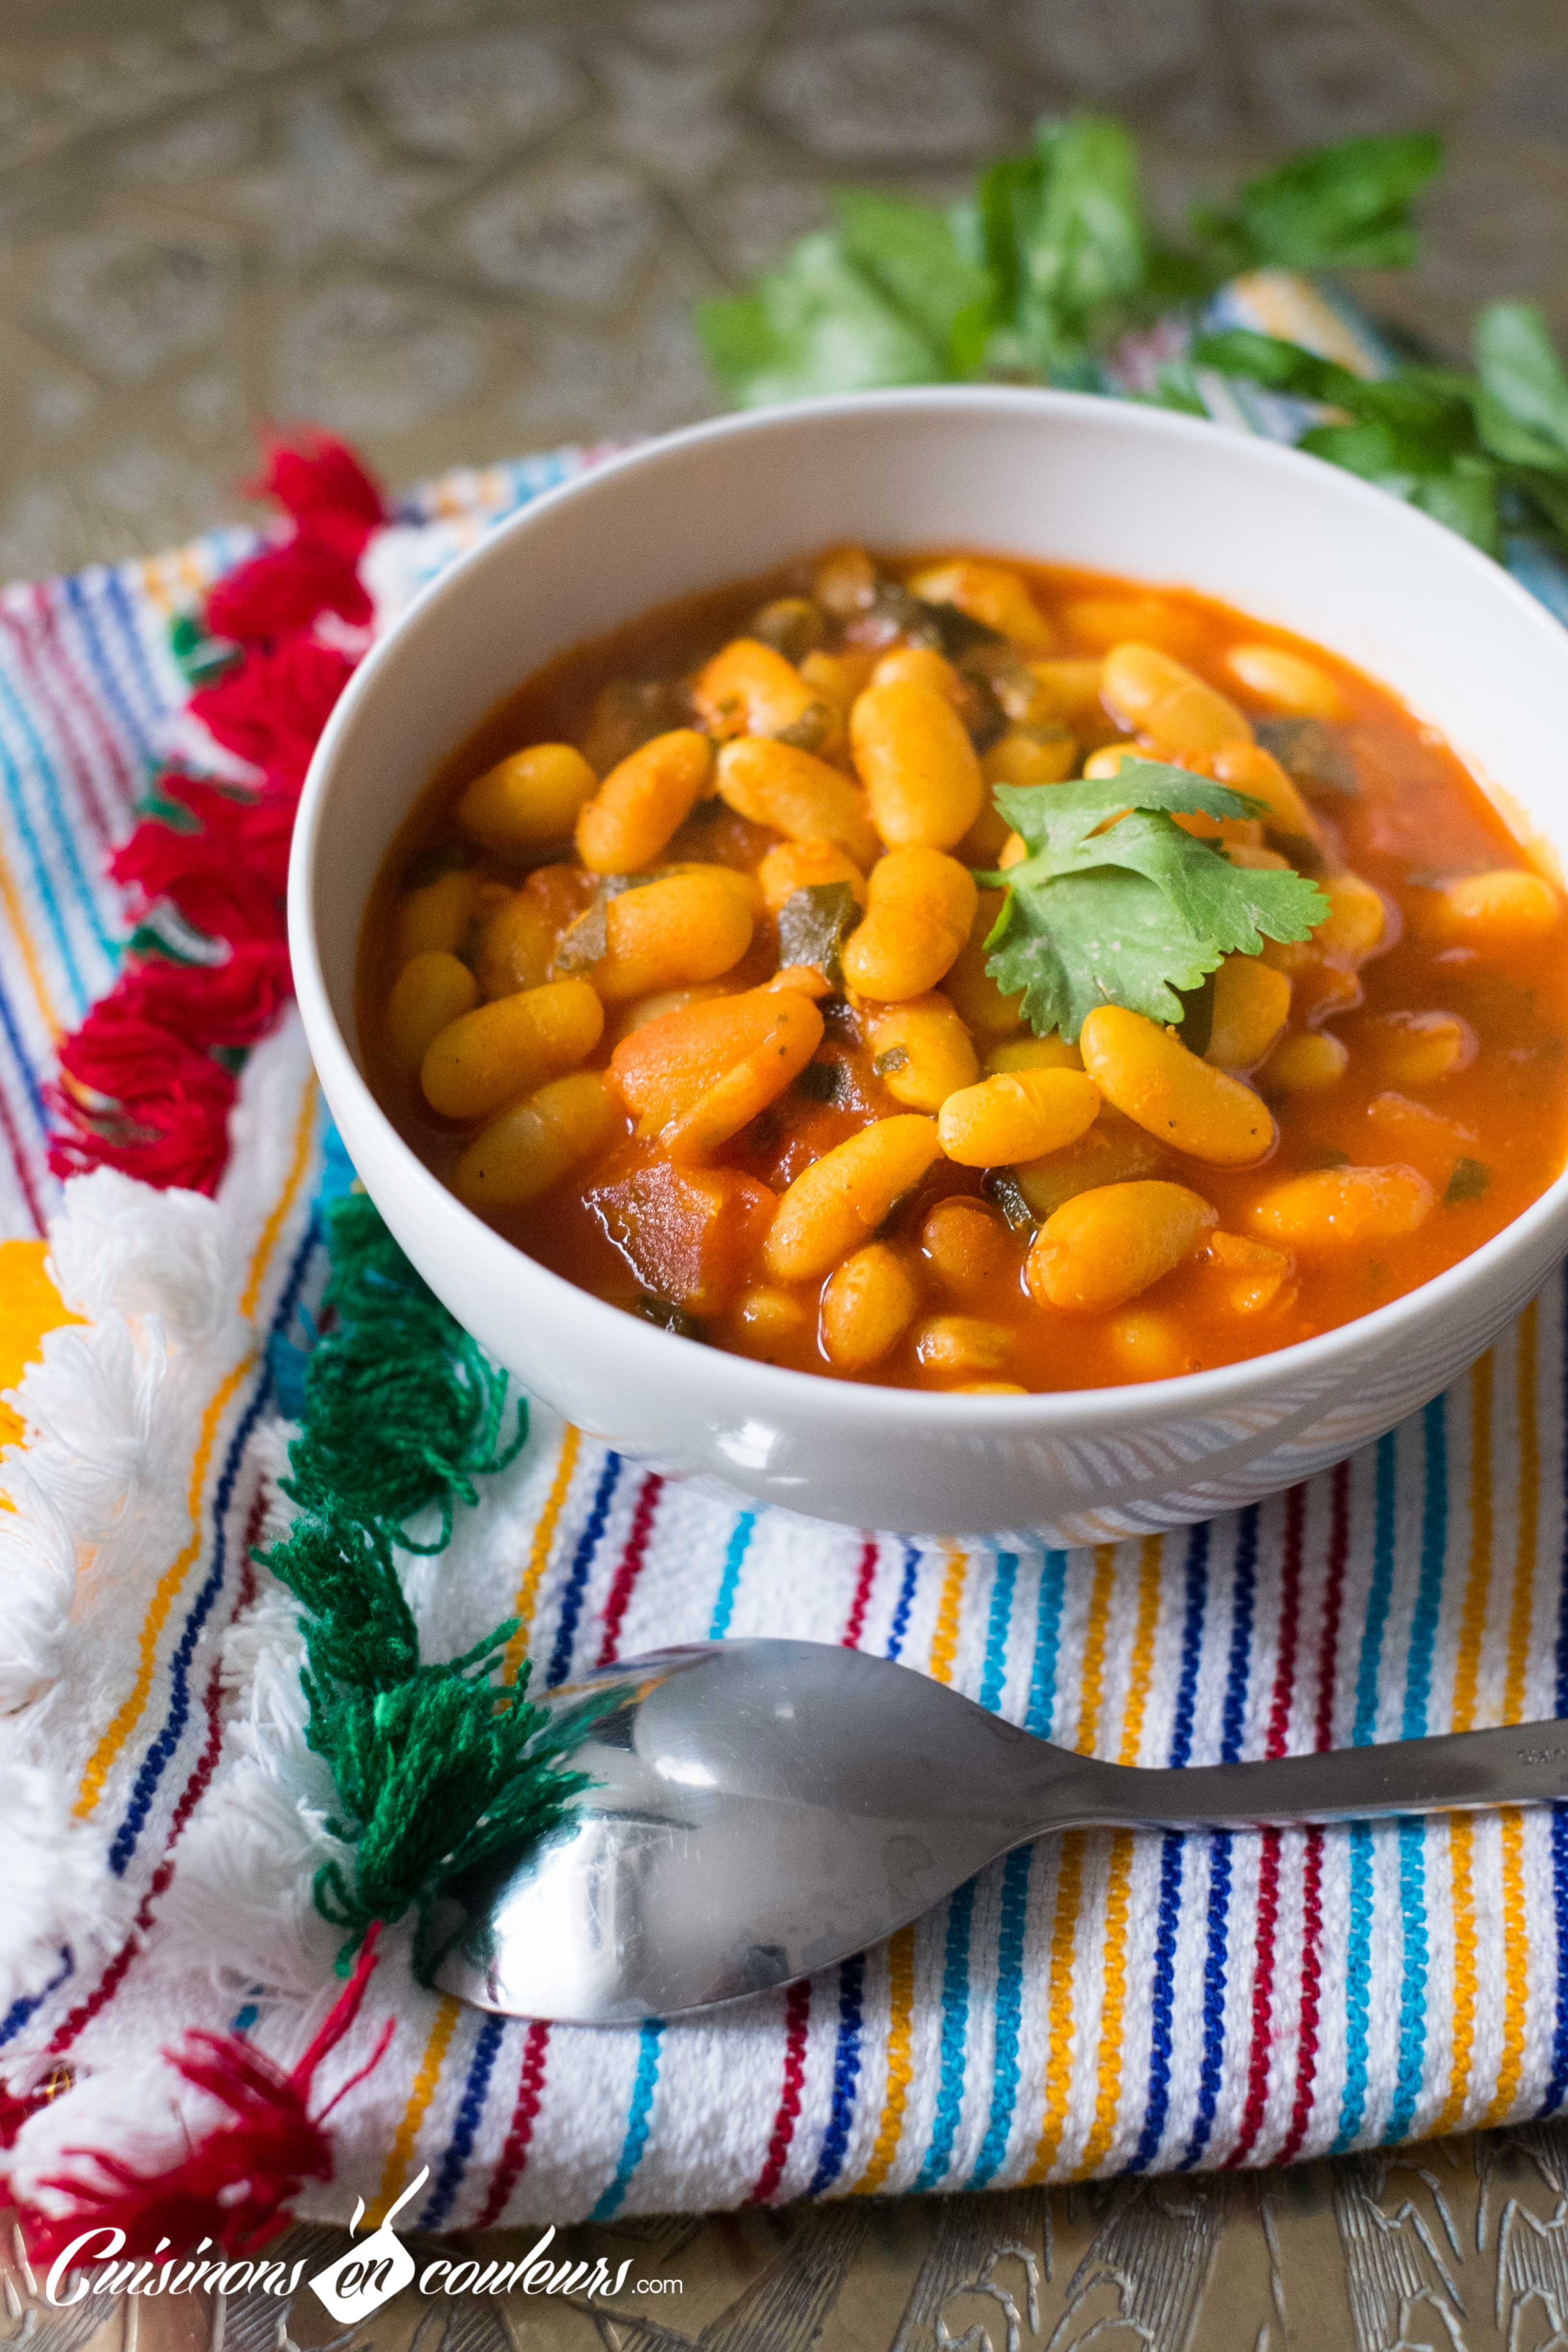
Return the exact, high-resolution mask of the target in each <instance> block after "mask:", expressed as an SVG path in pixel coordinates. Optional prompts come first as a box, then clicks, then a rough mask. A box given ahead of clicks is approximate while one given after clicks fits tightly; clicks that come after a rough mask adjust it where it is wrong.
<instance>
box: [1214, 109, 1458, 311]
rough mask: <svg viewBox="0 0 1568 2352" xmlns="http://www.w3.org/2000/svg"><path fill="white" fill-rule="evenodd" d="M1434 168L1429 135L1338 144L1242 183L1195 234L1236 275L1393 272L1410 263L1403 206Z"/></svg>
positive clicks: (1411, 235)
mask: <svg viewBox="0 0 1568 2352" xmlns="http://www.w3.org/2000/svg"><path fill="white" fill-rule="evenodd" d="M1442 161H1443V149H1442V143H1441V142H1440V141H1439V140H1438V139H1436V138H1435V137H1434V136H1433V134H1432V133H1431V132H1430V131H1407V132H1405V133H1404V134H1402V135H1398V136H1395V137H1394V138H1373V139H1342V140H1341V141H1339V142H1337V143H1336V144H1335V145H1333V146H1331V147H1320V148H1318V149H1316V150H1315V151H1314V152H1311V153H1310V154H1306V155H1297V156H1293V157H1292V159H1291V160H1290V162H1289V163H1283V164H1281V165H1280V167H1279V170H1278V171H1274V172H1268V173H1264V174H1263V176H1262V177H1261V178H1260V179H1257V180H1250V181H1248V183H1247V185H1246V186H1245V187H1244V188H1243V189H1242V190H1241V191H1240V193H1239V194H1238V195H1237V199H1236V202H1235V205H1234V206H1233V208H1232V209H1230V210H1229V211H1225V210H1219V209H1209V210H1200V211H1198V212H1196V213H1194V216H1193V226H1194V229H1195V230H1196V232H1197V234H1198V235H1199V236H1201V237H1202V238H1204V239H1205V242H1206V243H1207V244H1208V245H1209V246H1210V247H1213V248H1214V250H1215V255H1216V258H1217V260H1218V262H1219V265H1220V267H1221V268H1223V269H1224V271H1225V272H1226V275H1227V276H1228V275H1229V274H1230V273H1231V272H1232V271H1234V270H1237V269H1256V268H1261V267H1266V266H1270V265H1272V266H1274V267H1276V268H1281V269H1403V268H1407V267H1408V266H1409V264H1410V263H1411V262H1413V261H1414V260H1415V229H1414V227H1413V226H1412V225H1411V220H1410V205H1411V201H1412V199H1413V198H1414V197H1415V196H1416V195H1418V194H1420V191H1421V190H1422V189H1423V188H1424V187H1425V186H1426V183H1427V181H1428V180H1429V179H1430V178H1431V177H1432V175H1433V173H1435V172H1436V170H1437V169H1438V167H1439V165H1440V164H1441V163H1442Z"/></svg>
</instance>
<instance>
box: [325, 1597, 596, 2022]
mask: <svg viewBox="0 0 1568 2352" xmlns="http://www.w3.org/2000/svg"><path fill="white" fill-rule="evenodd" d="M511 1630H512V1629H511V1628H510V1626H499V1627H498V1628H497V1630H496V1632H495V1633H493V1634H492V1635H491V1636H490V1637H489V1641H488V1642H486V1643H481V1644H480V1645H479V1650H478V1651H477V1652H470V1654H469V1655H468V1657H467V1658H462V1659H458V1660H455V1661H454V1662H453V1663H452V1664H450V1665H443V1666H436V1667H424V1668H422V1669H421V1670H420V1672H419V1673H418V1675H416V1676H415V1677H414V1679H413V1680H412V1681H409V1682H406V1683H404V1684H402V1685H400V1686H399V1687H397V1688H396V1689H394V1690H386V1691H377V1692H370V1691H366V1690H363V1689H352V1688H345V1689H342V1690H338V1691H335V1692H332V1693H330V1694H326V1693H322V1692H321V1691H317V1690H312V1691H310V1699H311V1730H310V1738H311V1745H312V1746H313V1747H317V1748H319V1749H320V1750H321V1754H322V1755H323V1756H324V1757H325V1758H326V1759H327V1761H328V1763H329V1764H330V1765H331V1769H332V1772H333V1775H334V1778H335V1779H336V1780H337V1784H338V1791H339V1794H340V1796H341V1797H342V1801H343V1803H344V1806H345V1807H346V1809H347V1811H348V1812H349V1814H350V1816H351V1819H352V1822H353V1824H355V1825H357V1830H356V1833H355V1842H354V1875H353V1883H352V1885H351V1884H350V1883H349V1881H348V1879H347V1877H346V1874H344V1873H343V1872H342V1870H341V1869H340V1868H339V1866H338V1864H336V1863H327V1864H323V1866H322V1868H321V1871H319V1872H318V1874H317V1878H316V1901H317V1904H318V1906H319V1907H320V1909H321V1911H322V1913H323V1914H324V1915H325V1916H326V1917H327V1918H329V1919H331V1921H332V1922H333V1923H334V1925H335V1926H338V1927H346V1928H348V1929H349V1930H350V1931H351V1932H350V1937H349V1941H348V1942H347V1944H346V1945H345V1946H344V1948H343V1950H342V1954H341V1955H340V1957H339V1961H338V1967H339V1970H340V1973H341V1972H342V1970H343V1969H346V1967H347V1966H348V1964H349V1962H350V1961H351V1960H352V1958H353V1954H354V1952H355V1951H356V1950H357V1948H358V1946H359V1944H360V1941H361V1939H362V1937H363V1935H364V1933H365V1930H366V1928H367V1927H369V1926H370V1924H371V1922H372V1920H373V1919H389V1920H390V1919H400V1918H402V1917H403V1916H404V1915H405V1913H406V1912H407V1911H408V1910H410V1909H411V1908H412V1909H413V1910H415V1911H416V1914H417V1916H418V1921H419V1932H418V1934H417V1936H416V1961H417V1963H418V1965H419V1969H420V1973H421V1974H422V1975H426V1976H427V1975H428V1972H429V1971H430V1969H433V1968H434V1967H435V1965H436V1963H437V1960H438V1959H439V1958H440V1951H439V1949H438V1948H437V1946H436V1939H435V1937H434V1935H433V1933H432V1930H431V1925H430V1921H431V1913H432V1906H434V1904H435V1901H436V1898H437V1895H439V1893H440V1890H441V1888H442V1887H443V1886H444V1885H446V1884H447V1881H448V1880H450V1879H453V1878H455V1877H457V1876H458V1875H459V1874H461V1873H463V1872H465V1871H468V1870H471V1869H472V1868H474V1866H475V1865H476V1864H479V1863H481V1862H484V1861H486V1860H488V1859H489V1856H490V1855H491V1854H493V1853H497V1852H498V1851H499V1850H500V1849H501V1848H503V1847H504V1848H507V1849H513V1850H515V1849H518V1848H521V1847H522V1846H524V1845H525V1844H527V1843H531V1842H532V1841H534V1840H536V1839H538V1838H542V1837H544V1836H546V1835H547V1834H548V1833H549V1832H550V1831H551V1830H552V1829H553V1828H554V1827H555V1826H556V1824H557V1823H558V1822H560V1821H561V1820H562V1818H563V1815H564V1813H565V1811H566V1810H567V1807H568V1805H569V1803H570V1801H571V1800H572V1798H573V1797H574V1795H575V1794H576V1792H577V1790H579V1789H581V1788H583V1787H584V1785H585V1782H584V1775H583V1774H582V1773H580V1772H575V1773H574V1772H563V1771H561V1770H559V1769H554V1768H555V1764H556V1759H558V1758H559V1757H561V1756H562V1755H563V1754H564V1753H566V1752H567V1751H568V1750H569V1748H571V1747H572V1746H573V1745H574V1742H575V1740H576V1739H577V1738H580V1737H581V1733H582V1730H583V1728H584V1723H583V1720H582V1718H581V1717H580V1716H579V1717H576V1718H574V1720H573V1721H572V1722H571V1723H570V1724H568V1725H566V1726H563V1725H561V1724H560V1723H559V1722H558V1723H556V1724H554V1725H552V1724H551V1723H550V1721H549V1719H548V1718H547V1717H545V1716H544V1715H543V1714H542V1711H541V1709H540V1708H538V1707H536V1706H531V1704H530V1703H529V1700H528V1697H527V1692H526V1675H524V1677H523V1678H522V1679H521V1681H520V1682H519V1683H518V1685H516V1686H514V1687H513V1688H512V1689H510V1690H507V1689H498V1688H497V1686H496V1685H494V1684H493V1683H492V1682H491V1681H490V1680H489V1670H490V1668H491V1666H492V1665H493V1664H494V1662H495V1655H496V1653H497V1651H498V1650H499V1649H500V1647H501V1646H502V1645H503V1644H504V1643H505V1642H506V1640H507V1638H508V1635H509V1634H510V1632H511ZM331 1826H332V1827H333V1828H334V1829H335V1831H336V1832H337V1833H338V1834H339V1835H342V1834H344V1833H345V1830H344V1825H343V1824H342V1823H341V1822H338V1823H333V1824H331Z"/></svg>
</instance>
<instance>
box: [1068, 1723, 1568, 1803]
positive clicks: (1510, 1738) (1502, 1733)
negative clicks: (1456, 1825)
mask: <svg viewBox="0 0 1568 2352" xmlns="http://www.w3.org/2000/svg"><path fill="white" fill-rule="evenodd" d="M1082 1793H1083V1794H1084V1795H1085V1796H1086V1797H1087V1798H1088V1800H1089V1804H1090V1805H1092V1808H1093V1810H1092V1811H1088V1810H1087V1808H1086V1811H1085V1812H1084V1814H1083V1815H1082V1817H1081V1818H1083V1819H1084V1820H1085V1821H1093V1822H1096V1823H1097V1824H1100V1825H1102V1826H1105V1827H1113V1826H1114V1827H1123V1826H1125V1827H1129V1828H1131V1827H1135V1826H1142V1827H1147V1828H1169V1829H1263V1828H1280V1829H1288V1828H1296V1827H1306V1826H1308V1825H1310V1824H1311V1823H1314V1822H1350V1821H1369V1820H1374V1819H1376V1818H1377V1817H1379V1816H1380V1815H1384V1814H1389V1813H1446V1812H1466V1811H1472V1810H1474V1809H1476V1808H1478V1807H1481V1806H1489V1805H1551V1804H1559V1803H1564V1802H1568V1722H1562V1723H1522V1724H1516V1725H1514V1726H1512V1727H1510V1728H1507V1729H1501V1730H1493V1731H1457V1732H1449V1733H1446V1734H1443V1735H1442V1736H1440V1737H1435V1738H1426V1739H1402V1740H1397V1741H1395V1742H1394V1743H1393V1744H1391V1745H1390V1746H1388V1747H1384V1748H1331V1749H1330V1750H1329V1751H1328V1752H1327V1753H1326V1754H1325V1755H1321V1756H1283V1757H1280V1758H1279V1759H1271V1760H1269V1761H1268V1762H1264V1763H1253V1764H1210V1765H1200V1766H1198V1767H1197V1768H1195V1769H1190V1770H1184V1771H1161V1770H1157V1769H1147V1768H1142V1767H1134V1766H1125V1765H1115V1764H1107V1765H1104V1766H1102V1767H1101V1768H1100V1770H1099V1771H1098V1772H1095V1773H1093V1774H1092V1775H1091V1776H1090V1779H1089V1783H1088V1786H1087V1787H1086V1788H1084V1789H1083V1790H1082Z"/></svg>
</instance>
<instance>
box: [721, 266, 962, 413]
mask: <svg viewBox="0 0 1568 2352" xmlns="http://www.w3.org/2000/svg"><path fill="white" fill-rule="evenodd" d="M696 315H697V331H698V334H699V336H700V339H701V341H702V345H703V348H704V350H705V351H706V352H707V355H708V363H709V365H710V367H711V369H712V371H713V373H714V374H715V376H716V377H717V378H718V380H719V383H720V384H721V387H722V389H723V391H724V393H725V394H726V396H727V397H728V398H729V399H731V400H732V401H733V402H734V403H735V404H736V406H737V407H740V408H758V407H762V406H763V405H764V404H766V403H768V402H770V401H775V400H806V399H810V398H811V397H812V396H813V395H814V394H818V393H826V392H872V391H877V390H879V389H880V388H881V387H883V386H885V385H889V384H900V383H941V382H942V379H943V378H944V376H945V375H946V373H947V364H946V354H945V352H943V351H942V350H941V349H940V348H939V346H938V344H937V343H936V341H934V339H933V338H932V337H931V334H930V333H929V331H927V329H926V327H925V326H924V325H923V324H922V322H921V320H918V319H913V318H910V316H909V315H908V314H907V313H906V312H905V311H904V310H902V309H901V308H900V306H899V304H898V302H897V301H896V300H895V299H893V298H892V296H891V295H889V294H888V293H887V292H885V291H884V290H883V289H882V288H881V287H880V286H879V285H877V284H875V283H874V282H873V280H872V279H871V278H868V277H867V275H866V274H865V272H864V270H862V269H861V268H859V267H858V265H857V263H856V262H854V261H853V260H852V259H851V258H850V257H849V255H848V254H847V252H846V250H845V247H844V242H843V239H842V238H841V237H839V236H835V235H834V234H833V232H832V231H831V230H823V231H820V232H819V233H818V234H817V235H816V236H807V237H803V238H802V239H801V241H800V243H799V244H798V245H797V246H796V247H795V249H794V251H793V252H792V253H791V254H790V256H789V258H788V259H787V261H785V263H784V266H783V268H779V269H773V270H769V271H768V272H767V273H766V274H765V275H764V276H763V277H762V278H759V279H758V280H757V286H756V291H755V292H754V293H752V294H742V295H739V296H736V297H734V298H732V299H726V300H722V301H718V302H702V303H699V305H698V307H697V314H696Z"/></svg>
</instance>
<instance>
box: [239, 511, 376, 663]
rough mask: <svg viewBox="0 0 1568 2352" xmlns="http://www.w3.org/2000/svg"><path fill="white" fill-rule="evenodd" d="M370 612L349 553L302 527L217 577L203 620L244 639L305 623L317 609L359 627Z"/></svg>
mask: <svg viewBox="0 0 1568 2352" xmlns="http://www.w3.org/2000/svg"><path fill="white" fill-rule="evenodd" d="M371 612H372V605H371V601H370V598H369V597H368V596H367V595H366V594H365V592H364V590H363V588H362V587H361V586H360V583H359V574H358V572H355V570H354V567H353V560H352V558H351V557H349V556H347V555H344V554H342V553H340V552H339V551H338V550H337V549H336V548H335V547H331V546H328V545H326V544H324V543H323V542H321V541H318V540H314V539H307V538H306V537H305V536H304V535H303V534H302V533H301V534H300V537H298V538H296V539H292V540H290V541H289V543H288V545H287V546H285V547H269V548H267V549H265V550H264V551H262V553H261V554H259V555H257V556H253V557H252V558H251V560H250V562H248V563H242V564H241V565H240V567H239V569H238V570H237V572H230V573H229V575H228V577H227V579H226V580H220V581H219V582H218V583H217V585H216V587H215V588H214V589H213V591H212V593H211V594H210V595H209V596H208V598H207V609H206V625H207V628H208V630H209V632H210V633H211V635H213V636H215V637H232V638H234V639H235V640H236V642H237V643H239V644H245V645H248V644H252V643H255V642H256V641H257V640H258V639H261V638H269V637H279V636H282V635H286V633H287V632H288V631H289V630H290V629H303V628H308V627H309V626H310V623H311V622H312V621H313V620H314V619H315V617H316V615H317V614H318V613H338V614H342V618H343V619H344V620H345V621H351V622H353V624H354V625H355V626H356V627H363V625H365V623H366V622H368V621H369V619H370V617H371Z"/></svg>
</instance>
